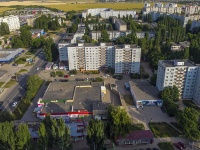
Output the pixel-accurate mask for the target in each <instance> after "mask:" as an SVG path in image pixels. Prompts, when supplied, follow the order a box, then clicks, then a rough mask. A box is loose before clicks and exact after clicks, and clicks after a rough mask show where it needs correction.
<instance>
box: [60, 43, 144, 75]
mask: <svg viewBox="0 0 200 150" xmlns="http://www.w3.org/2000/svg"><path fill="white" fill-rule="evenodd" d="M140 57H141V48H140V47H138V46H137V45H113V44H112V43H100V44H90V43H78V44H70V45H66V46H65V49H59V58H60V61H68V63H69V70H73V69H76V70H99V69H101V68H107V67H112V68H115V73H116V74H118V73H119V74H122V73H138V72H139V71H140Z"/></svg>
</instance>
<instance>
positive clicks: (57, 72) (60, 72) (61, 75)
mask: <svg viewBox="0 0 200 150" xmlns="http://www.w3.org/2000/svg"><path fill="white" fill-rule="evenodd" d="M55 75H57V76H59V77H63V76H64V73H63V72H62V71H56V74H55Z"/></svg>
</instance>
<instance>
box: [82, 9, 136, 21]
mask: <svg viewBox="0 0 200 150" xmlns="http://www.w3.org/2000/svg"><path fill="white" fill-rule="evenodd" d="M88 15H91V16H101V17H102V18H104V19H108V18H109V17H113V16H116V17H118V15H119V16H120V18H122V17H123V16H126V15H128V16H129V15H132V17H133V18H134V17H135V15H136V11H134V10H116V11H115V10H112V9H110V8H94V9H87V10H84V11H83V12H82V17H83V18H86V17H87V16H88Z"/></svg>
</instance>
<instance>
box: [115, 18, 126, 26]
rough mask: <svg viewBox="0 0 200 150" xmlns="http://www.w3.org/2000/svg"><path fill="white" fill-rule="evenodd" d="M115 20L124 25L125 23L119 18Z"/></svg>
mask: <svg viewBox="0 0 200 150" xmlns="http://www.w3.org/2000/svg"><path fill="white" fill-rule="evenodd" d="M115 21H116V22H118V23H119V24H120V25H126V23H125V22H124V21H123V20H121V19H116V20H115Z"/></svg>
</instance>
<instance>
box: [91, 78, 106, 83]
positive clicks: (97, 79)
mask: <svg viewBox="0 0 200 150" xmlns="http://www.w3.org/2000/svg"><path fill="white" fill-rule="evenodd" d="M103 81H104V80H103V79H102V78H98V77H97V78H95V79H94V80H93V82H103Z"/></svg>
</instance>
